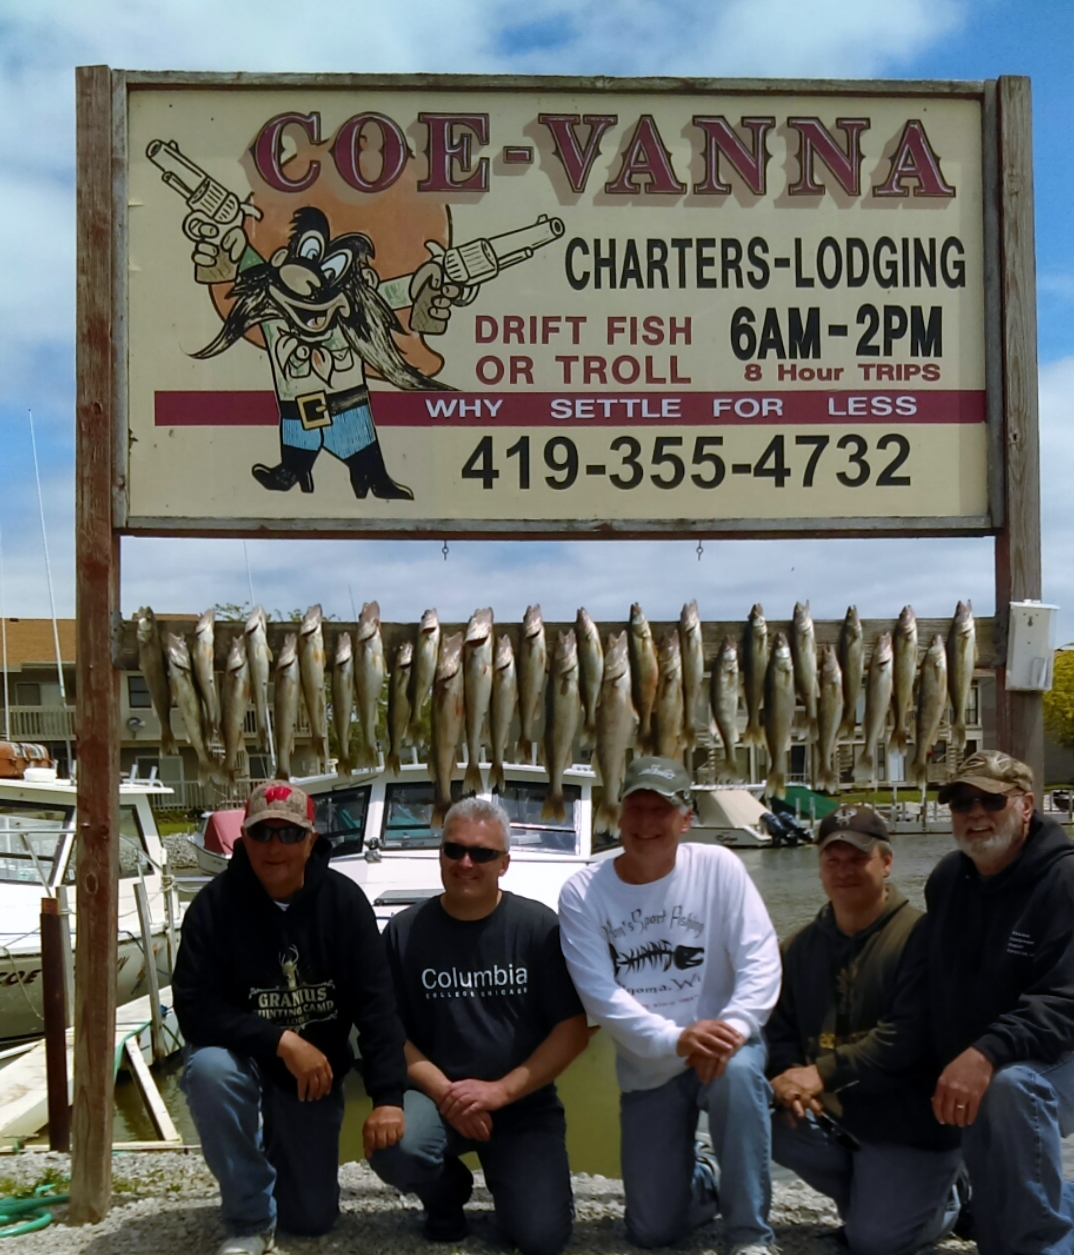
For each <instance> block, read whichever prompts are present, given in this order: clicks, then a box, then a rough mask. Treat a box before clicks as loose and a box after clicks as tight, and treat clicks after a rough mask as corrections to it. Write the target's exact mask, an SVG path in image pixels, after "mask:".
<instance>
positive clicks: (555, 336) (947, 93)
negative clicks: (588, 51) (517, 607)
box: [120, 76, 994, 535]
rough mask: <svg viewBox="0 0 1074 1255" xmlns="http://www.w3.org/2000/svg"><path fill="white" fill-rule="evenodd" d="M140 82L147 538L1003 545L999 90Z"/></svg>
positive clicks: (137, 345)
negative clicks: (995, 349)
mask: <svg viewBox="0 0 1074 1255" xmlns="http://www.w3.org/2000/svg"><path fill="white" fill-rule="evenodd" d="M125 100H126V110H125V117H124V118H123V120H122V121H123V125H124V128H125V144H126V183H125V196H124V203H123V206H122V214H123V217H124V218H125V223H124V226H125V230H124V231H123V233H122V238H123V239H124V241H125V246H124V247H125V249H126V257H125V259H124V260H125V265H122V266H121V267H120V269H121V270H122V272H123V275H124V281H125V286H126V291H125V293H124V294H123V296H124V299H125V300H126V327H127V332H126V336H127V339H126V369H125V393H126V395H125V397H124V398H122V401H124V402H125V410H126V423H127V428H128V431H127V434H128V440H127V443H126V446H125V447H126V449H127V450H128V451H129V452H128V453H127V458H128V463H127V466H126V468H125V469H126V495H125V500H124V506H125V518H123V519H122V520H121V526H122V527H124V528H125V529H126V530H128V531H132V532H136V531H157V532H161V531H168V530H170V529H178V530H187V531H208V532H212V531H221V530H229V531H233V532H244V531H245V532H253V531H257V530H263V529H268V530H271V531H276V532H281V531H289V532H295V531H299V530H303V531H306V532H311V533H317V532H323V533H345V532H365V533H367V534H383V533H394V534H404V535H405V534H413V535H421V534H435V535H441V534H455V535H481V534H499V535H503V534H523V533H527V532H535V533H538V534H561V535H565V534H572V533H578V534H617V535H631V534H634V535H637V534H645V533H661V532H663V533H669V534H684V533H693V532H707V533H720V532H725V533H736V532H737V533H739V534H748V533H751V532H757V531H765V530H769V531H771V530H781V531H791V532H793V531H806V530H808V531H810V532H813V533H821V532H832V531H839V530H841V529H842V530H855V529H859V530H865V529H872V530H880V531H885V530H886V531H899V530H918V531H921V530H935V531H955V530H965V531H987V530H990V528H991V527H992V526H993V517H992V512H991V505H990V498H989V466H988V463H989V448H990V440H989V430H990V423H989V414H990V412H992V411H991V410H990V407H989V405H988V404H987V403H986V391H987V390H986V374H987V372H986V339H987V335H986V318H985V309H986V272H987V271H988V270H989V267H988V266H987V264H986V255H987V253H988V247H987V241H986V222H987V221H988V219H989V211H988V205H989V197H990V195H992V193H990V192H989V188H988V183H989V178H988V177H987V172H986V168H985V165H986V162H985V153H986V150H987V143H986V137H985V113H986V110H985V106H984V100H983V95H982V91H981V88H980V86H979V85H978V86H974V85H966V86H965V87H964V88H962V89H959V88H958V87H957V86H956V87H952V86H951V85H937V86H936V87H935V88H933V89H931V90H929V89H928V88H923V87H920V86H917V87H915V88H914V89H913V90H907V91H904V92H903V93H901V94H896V92H895V91H893V90H882V89H881V88H879V87H876V88H872V87H869V86H868V85H862V84H857V85H844V86H841V87H840V86H838V85H837V86H835V87H831V86H830V85H825V87H824V90H816V91H810V90H808V89H807V86H806V85H802V86H800V87H797V88H795V87H789V86H787V85H780V84H750V85H749V86H748V88H747V87H745V86H741V85H739V86H736V85H735V84H733V83H730V84H715V85H714V84H711V83H705V84H701V83H695V84H690V83H686V84H682V83H679V84H676V85H675V86H674V89H669V88H668V87H667V85H664V84H660V85H656V84H653V85H649V86H648V87H646V85H645V84H638V83H632V84H625V85H620V86H618V87H617V86H616V85H615V84H614V83H613V84H611V85H609V84H608V83H607V82H604V83H602V84H597V83H592V84H587V83H583V82H569V81H565V80H549V81H547V82H542V81H539V80H525V81H510V82H508V81H498V80H467V81H466V82H462V81H456V80H450V79H448V80H444V79H437V80H432V81H429V82H418V81H417V80H405V79H399V80H384V79H379V80H370V81H366V80H355V79H346V80H343V81H340V82H337V81H335V80H333V79H318V80H311V81H309V82H308V83H304V82H303V80H300V79H298V80H296V79H294V78H288V79H287V80H285V81H283V80H281V81H280V83H279V84H278V85H275V84H270V83H268V82H261V83H258V84H252V85H251V84H241V85H239V84H235V83H234V82H228V83H224V82H221V81H215V80H213V79H212V78H211V77H204V78H201V79H193V80H191V79H190V78H189V77H188V78H187V79H185V80H184V81H183V82H182V83H174V82H169V81H168V79H167V78H166V77H164V76H159V77H157V78H154V77H153V76H138V78H137V80H136V81H131V82H130V83H129V84H128V90H127V92H126V96H125ZM992 143H993V144H994V140H993V141H992Z"/></svg>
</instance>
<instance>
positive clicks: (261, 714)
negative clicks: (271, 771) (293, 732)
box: [246, 606, 272, 752]
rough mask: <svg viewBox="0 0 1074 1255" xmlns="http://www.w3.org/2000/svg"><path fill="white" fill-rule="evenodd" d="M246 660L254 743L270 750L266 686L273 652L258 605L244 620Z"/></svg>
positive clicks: (270, 728) (262, 612)
mask: <svg viewBox="0 0 1074 1255" xmlns="http://www.w3.org/2000/svg"><path fill="white" fill-rule="evenodd" d="M246 661H247V662H248V663H249V664H250V692H251V694H252V696H253V702H254V710H255V711H256V712H257V743H258V745H259V746H260V747H261V749H263V750H265V751H267V752H271V750H272V723H271V721H270V719H269V700H268V686H269V676H270V675H271V674H272V653H271V652H270V650H269V647H268V629H267V627H266V624H265V612H264V610H262V609H261V607H260V606H254V608H253V610H252V612H251V614H250V617H249V618H248V619H247V620H246Z"/></svg>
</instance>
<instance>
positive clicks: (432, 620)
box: [407, 610, 440, 741]
mask: <svg viewBox="0 0 1074 1255" xmlns="http://www.w3.org/2000/svg"><path fill="white" fill-rule="evenodd" d="M439 653H440V620H439V619H438V618H437V617H436V611H435V610H426V612H425V613H424V614H423V615H422V616H421V626H420V627H419V628H418V638H417V640H416V641H415V643H414V661H413V662H412V663H411V667H410V689H409V690H408V692H407V700H408V701H409V703H410V727H409V729H408V731H407V735H408V736H409V737H410V739H411V740H412V741H413V740H415V739H416V738H417V736H418V732H419V729H418V722H419V720H420V719H421V716H422V712H423V711H424V710H425V702H426V700H427V699H428V697H429V691H430V689H431V688H432V686H433V676H434V675H436V660H437V657H438V655H439Z"/></svg>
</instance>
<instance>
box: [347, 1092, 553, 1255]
mask: <svg viewBox="0 0 1074 1255" xmlns="http://www.w3.org/2000/svg"><path fill="white" fill-rule="evenodd" d="M403 1106H404V1111H405V1113H406V1134H405V1136H404V1137H403V1140H402V1141H401V1142H400V1143H399V1144H398V1145H397V1146H390V1147H388V1149H387V1150H377V1151H374V1152H373V1155H372V1157H371V1158H370V1160H369V1165H370V1167H371V1168H372V1169H373V1171H374V1172H375V1173H376V1174H377V1176H379V1177H380V1178H381V1180H382V1181H386V1182H387V1183H388V1184H389V1185H394V1186H395V1188H396V1189H397V1190H401V1191H402V1192H403V1193H404V1194H417V1196H418V1197H419V1198H420V1199H421V1201H422V1202H423V1203H424V1204H425V1208H426V1211H427V1212H429V1213H430V1214H433V1215H435V1214H436V1213H437V1212H441V1213H442V1212H444V1211H445V1210H450V1209H451V1208H452V1207H455V1206H458V1204H459V1202H460V1199H459V1196H458V1189H459V1176H460V1174H459V1172H458V1167H457V1162H458V1157H459V1156H460V1155H463V1154H465V1153H466V1152H467V1151H471V1150H472V1151H476V1152H477V1157H478V1159H480V1161H481V1167H482V1168H483V1169H484V1172H485V1183H486V1184H487V1185H488V1188H489V1192H490V1193H491V1194H492V1201H493V1203H494V1204H495V1205H496V1220H497V1222H498V1224H499V1226H500V1229H501V1231H502V1233H503V1235H504V1237H506V1238H507V1240H508V1241H509V1242H510V1243H511V1244H512V1245H513V1246H517V1247H518V1249H519V1250H520V1251H521V1252H522V1255H559V1252H560V1251H562V1250H563V1248H564V1247H565V1246H566V1245H567V1243H568V1242H569V1241H570V1236H571V1227H572V1224H573V1220H574V1201H573V1197H572V1194H571V1173H570V1167H569V1165H568V1163H567V1145H566V1140H565V1138H566V1130H567V1125H566V1120H565V1119H564V1116H563V1108H562V1107H561V1106H560V1104H559V1101H558V1100H555V1099H551V1098H550V1099H548V1100H547V1101H544V1100H539V1101H538V1102H535V1103H534V1104H533V1105H532V1106H529V1105H528V1106H527V1107H525V1108H523V1109H521V1110H519V1109H514V1108H505V1109H504V1111H503V1112H500V1111H497V1112H494V1113H493V1116H492V1137H491V1138H490V1139H489V1140H488V1141H487V1142H474V1141H470V1140H469V1139H467V1138H465V1137H463V1136H462V1135H461V1134H460V1133H458V1132H456V1130H455V1129H454V1128H452V1126H451V1125H450V1124H448V1123H447V1121H446V1120H444V1119H443V1118H442V1117H441V1115H440V1112H439V1111H437V1109H436V1104H435V1103H434V1102H433V1101H432V1100H431V1099H429V1098H427V1097H426V1096H425V1095H424V1094H422V1093H420V1092H419V1091H418V1090H414V1089H411V1090H407V1093H406V1099H405V1101H404V1104H403ZM453 1161H454V1162H453Z"/></svg>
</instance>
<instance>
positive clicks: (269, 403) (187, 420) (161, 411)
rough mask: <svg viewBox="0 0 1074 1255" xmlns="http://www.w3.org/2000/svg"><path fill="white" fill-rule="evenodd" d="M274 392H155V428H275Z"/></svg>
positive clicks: (276, 411) (276, 414)
mask: <svg viewBox="0 0 1074 1255" xmlns="http://www.w3.org/2000/svg"><path fill="white" fill-rule="evenodd" d="M279 421H280V412H279V410H277V408H276V394H275V393H274V392H157V393H155V394H154V417H153V422H154V425H155V426H157V427H276V426H277V425H278V424H279Z"/></svg>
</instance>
